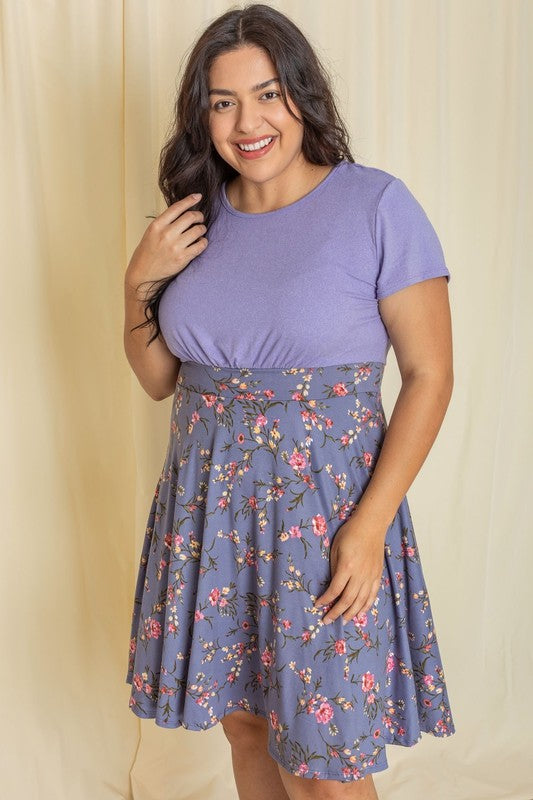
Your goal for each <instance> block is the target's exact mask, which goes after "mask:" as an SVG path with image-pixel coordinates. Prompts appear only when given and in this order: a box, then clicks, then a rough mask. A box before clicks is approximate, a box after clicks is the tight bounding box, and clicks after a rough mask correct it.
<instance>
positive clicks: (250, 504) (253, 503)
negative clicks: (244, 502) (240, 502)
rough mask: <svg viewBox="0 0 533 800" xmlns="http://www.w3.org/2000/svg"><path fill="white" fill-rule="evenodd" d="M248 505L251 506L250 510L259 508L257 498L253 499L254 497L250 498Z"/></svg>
mask: <svg viewBox="0 0 533 800" xmlns="http://www.w3.org/2000/svg"><path fill="white" fill-rule="evenodd" d="M248 505H249V506H250V508H254V509H256V508H257V497H253V496H252V497H249V498H248Z"/></svg>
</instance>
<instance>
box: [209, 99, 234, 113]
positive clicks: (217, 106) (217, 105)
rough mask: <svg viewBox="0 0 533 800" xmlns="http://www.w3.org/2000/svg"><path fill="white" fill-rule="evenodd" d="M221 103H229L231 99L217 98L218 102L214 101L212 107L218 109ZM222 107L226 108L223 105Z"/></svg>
mask: <svg viewBox="0 0 533 800" xmlns="http://www.w3.org/2000/svg"><path fill="white" fill-rule="evenodd" d="M221 103H231V100H219V101H218V103H214V105H213V108H214V109H215V111H218V110H219V109H220V108H221V106H220V104H221ZM224 108H226V106H224Z"/></svg>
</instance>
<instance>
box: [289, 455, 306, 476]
mask: <svg viewBox="0 0 533 800" xmlns="http://www.w3.org/2000/svg"><path fill="white" fill-rule="evenodd" d="M289 464H290V465H291V467H292V468H293V469H296V470H299V471H300V472H301V470H303V469H305V467H306V465H307V461H306V460H305V456H304V454H303V453H299V452H298V451H297V450H295V451H294V453H293V454H292V455H291V457H290V458H289Z"/></svg>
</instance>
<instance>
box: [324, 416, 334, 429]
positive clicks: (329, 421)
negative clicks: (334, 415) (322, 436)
mask: <svg viewBox="0 0 533 800" xmlns="http://www.w3.org/2000/svg"><path fill="white" fill-rule="evenodd" d="M324 424H325V426H326V428H332V427H333V420H332V419H330V418H329V417H325V418H324Z"/></svg>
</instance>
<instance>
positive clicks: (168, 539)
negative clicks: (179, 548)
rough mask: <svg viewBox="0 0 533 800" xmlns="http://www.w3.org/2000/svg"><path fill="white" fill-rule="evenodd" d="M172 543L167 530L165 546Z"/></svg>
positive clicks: (170, 535)
mask: <svg viewBox="0 0 533 800" xmlns="http://www.w3.org/2000/svg"><path fill="white" fill-rule="evenodd" d="M171 544H172V533H171V532H170V531H169V532H168V533H166V534H165V547H170V545H171Z"/></svg>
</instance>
